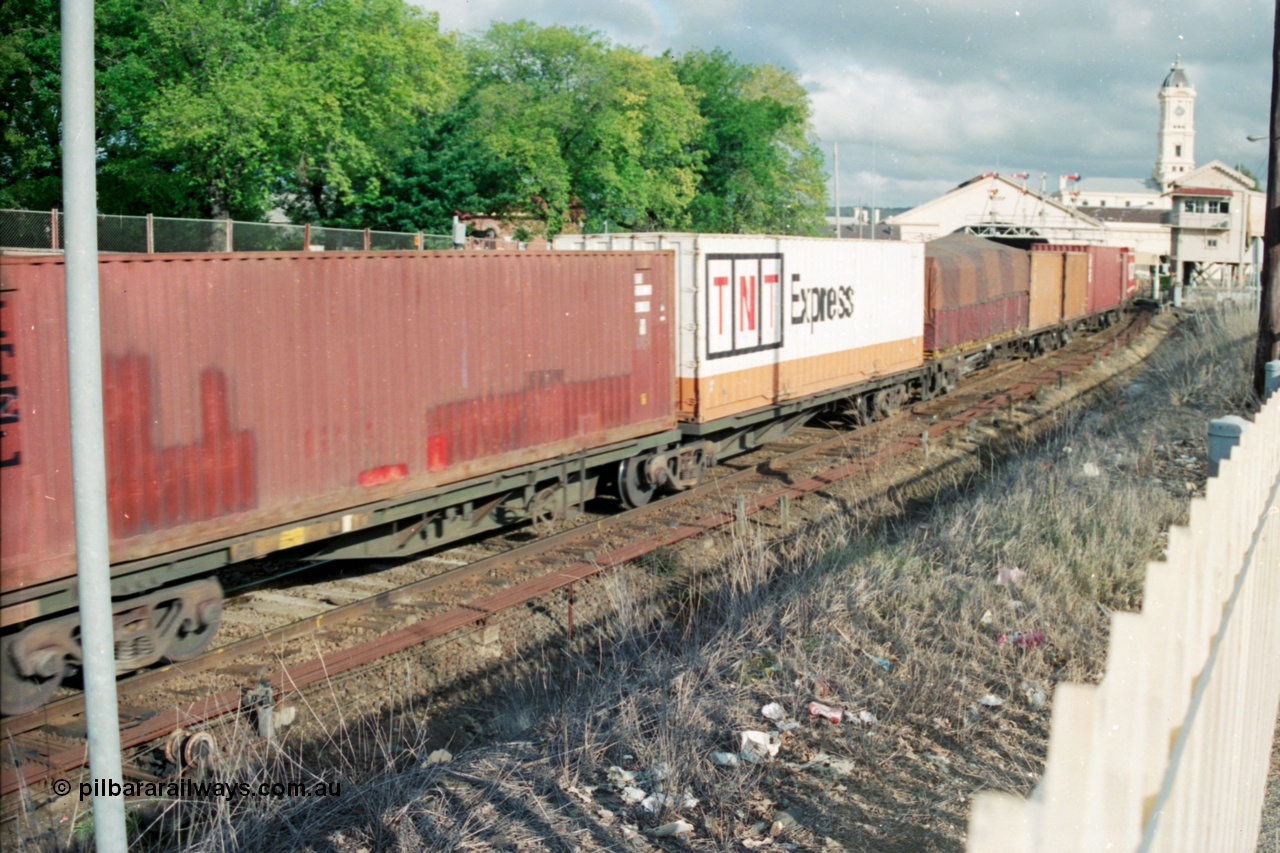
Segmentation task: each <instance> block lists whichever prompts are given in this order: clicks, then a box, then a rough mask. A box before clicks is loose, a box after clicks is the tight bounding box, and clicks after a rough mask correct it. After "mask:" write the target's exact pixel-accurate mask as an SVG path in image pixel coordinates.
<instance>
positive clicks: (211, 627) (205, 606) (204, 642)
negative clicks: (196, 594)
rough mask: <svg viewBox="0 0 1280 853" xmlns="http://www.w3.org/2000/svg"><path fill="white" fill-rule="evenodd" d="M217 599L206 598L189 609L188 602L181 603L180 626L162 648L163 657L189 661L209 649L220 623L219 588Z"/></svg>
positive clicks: (220, 600)
mask: <svg viewBox="0 0 1280 853" xmlns="http://www.w3.org/2000/svg"><path fill="white" fill-rule="evenodd" d="M218 592H219V595H218V597H217V598H208V599H206V600H204V601H202V602H200V603H199V604H197V605H195V606H194V607H191V606H190V604H189V603H188V602H185V601H184V602H181V603H180V604H178V605H175V606H178V607H181V608H182V609H183V611H185V612H184V613H183V614H182V615H181V617H180V618H181V620H182V621H181V624H179V625H178V627H177V629H176V630H175V631H174V632H173V634H172V636H170V638H169V642H168V644H167V645H166V646H165V648H164V656H165V657H166V658H168V659H169V660H171V661H174V662H175V663H176V662H180V661H184V660H191V659H192V658H193V657H195V656H196V655H198V654H200V653H201V652H203V651H204V650H205V649H207V648H209V645H210V644H211V643H212V642H213V637H214V635H215V634H217V633H218V625H220V624H221V623H222V596H221V588H219V590H218Z"/></svg>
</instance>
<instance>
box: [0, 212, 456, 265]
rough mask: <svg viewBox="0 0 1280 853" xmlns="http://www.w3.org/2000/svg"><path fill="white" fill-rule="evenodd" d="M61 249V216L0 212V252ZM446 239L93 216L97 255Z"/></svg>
mask: <svg viewBox="0 0 1280 853" xmlns="http://www.w3.org/2000/svg"><path fill="white" fill-rule="evenodd" d="M63 245H64V234H63V232H62V212H61V211H57V210H47V211H38V210H0V248H3V249H17V250H22V251H30V252H57V251H61V250H62V247H63ZM451 248H453V238H452V237H451V236H450V235H448V234H425V233H422V232H416V233H415V232H400V231H373V230H368V229H366V230H359V229H355V228H326V227H322V226H319V225H291V224H286V223H275V222H235V221H232V220H230V219H179V218H175V217H165V216H113V215H109V214H99V215H98V251H100V252H134V253H139V254H142V253H164V252H169V253H172V252H184V253H193V252H301V251H305V250H307V249H310V250H312V251H326V252H339V251H342V252H360V251H366V250H371V251H414V250H418V249H434V250H440V249H451Z"/></svg>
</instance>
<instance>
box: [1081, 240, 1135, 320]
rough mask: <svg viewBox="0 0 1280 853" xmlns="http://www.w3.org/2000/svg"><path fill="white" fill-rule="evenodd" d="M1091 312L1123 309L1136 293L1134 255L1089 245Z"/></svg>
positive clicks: (1128, 251)
mask: <svg viewBox="0 0 1280 853" xmlns="http://www.w3.org/2000/svg"><path fill="white" fill-rule="evenodd" d="M1088 249H1089V291H1088V298H1087V303H1086V305H1087V312H1088V313H1089V314H1091V315H1092V314H1100V313H1102V312H1104V311H1112V310H1114V309H1116V308H1119V307H1120V305H1121V304H1123V303H1124V302H1125V301H1126V300H1127V299H1129V297H1131V296H1132V295H1133V292H1134V290H1135V283H1134V263H1133V252H1132V251H1131V250H1130V249H1122V248H1116V247H1114V246H1089V247H1088Z"/></svg>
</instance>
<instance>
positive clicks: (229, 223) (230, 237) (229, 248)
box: [225, 216, 235, 252]
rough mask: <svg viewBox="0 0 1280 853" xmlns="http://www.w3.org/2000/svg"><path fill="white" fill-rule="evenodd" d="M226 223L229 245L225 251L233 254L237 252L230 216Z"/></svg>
mask: <svg viewBox="0 0 1280 853" xmlns="http://www.w3.org/2000/svg"><path fill="white" fill-rule="evenodd" d="M226 223H227V235H226V236H227V244H226V249H225V251H227V252H233V251H235V243H234V242H233V239H232V236H231V217H230V216H228V217H227V219H226Z"/></svg>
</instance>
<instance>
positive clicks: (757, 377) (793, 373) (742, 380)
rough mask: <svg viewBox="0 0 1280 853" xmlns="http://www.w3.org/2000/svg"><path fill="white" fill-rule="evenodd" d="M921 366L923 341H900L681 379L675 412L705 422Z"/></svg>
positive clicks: (915, 339) (905, 339)
mask: <svg viewBox="0 0 1280 853" xmlns="http://www.w3.org/2000/svg"><path fill="white" fill-rule="evenodd" d="M923 363H924V351H923V341H922V340H921V339H920V338H903V339H901V340H897V341H889V342H887V343H882V344H873V345H871V346H865V347H855V348H854V349H847V350H841V351H840V352H833V353H824V354H823V355H814V356H808V357H805V358H794V359H789V360H787V361H780V362H778V363H777V364H765V365H761V366H759V367H748V368H745V369H743V370H735V371H730V372H728V373H720V374H717V375H715V376H700V377H697V378H693V377H687V376H682V377H680V378H679V389H678V390H679V407H680V412H681V414H682V415H684V416H685V418H686V419H688V420H692V421H694V422H695V423H706V422H707V421H712V420H716V419H718V418H724V417H729V416H730V415H737V414H741V413H742V412H748V411H751V410H752V409H758V408H760V407H762V406H768V405H771V404H773V403H780V402H784V401H787V400H795V399H797V398H799V397H806V396H809V395H810V394H820V393H822V392H823V391H830V390H831V389H833V388H840V387H842V386H845V385H853V384H856V383H858V382H863V381H866V380H868V379H873V378H875V377H877V376H883V375H885V374H887V373H897V372H898V371H901V370H910V369H911V368H913V367H919V366H920V365H921V364H923Z"/></svg>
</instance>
